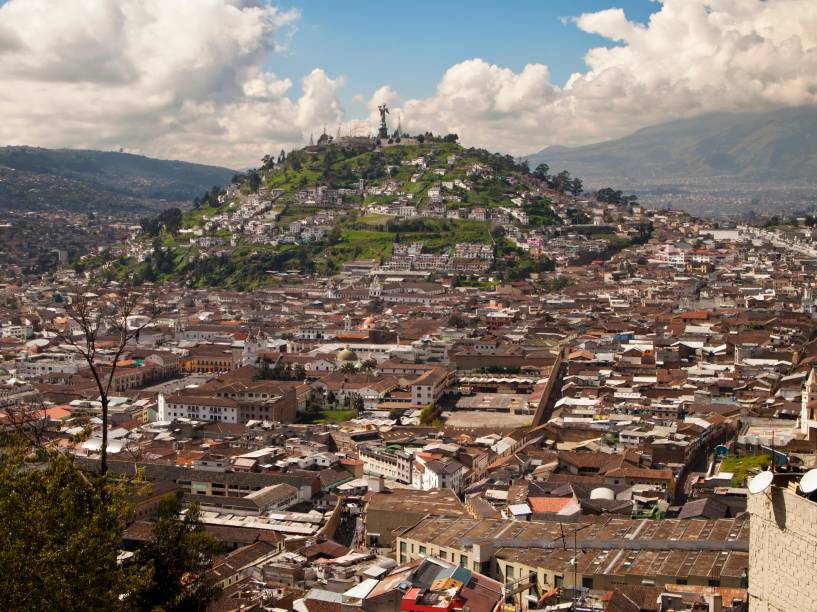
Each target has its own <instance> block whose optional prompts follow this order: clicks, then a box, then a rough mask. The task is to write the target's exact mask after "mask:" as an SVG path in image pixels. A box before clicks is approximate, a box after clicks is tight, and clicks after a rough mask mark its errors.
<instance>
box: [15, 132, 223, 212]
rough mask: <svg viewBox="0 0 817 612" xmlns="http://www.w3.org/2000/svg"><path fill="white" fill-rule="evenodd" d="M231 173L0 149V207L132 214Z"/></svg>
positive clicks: (113, 155) (136, 158)
mask: <svg viewBox="0 0 817 612" xmlns="http://www.w3.org/2000/svg"><path fill="white" fill-rule="evenodd" d="M233 174H235V171H233V170H230V169H229V168H221V167H218V166H207V165H203V164H193V163H188V162H182V161H170V160H160V159H152V158H149V157H144V156H141V155H132V154H129V153H117V152H109V151H89V150H73V149H42V148H35V147H17V146H14V147H2V148H0V210H32V211H42V210H69V211H74V212H92V211H93V212H105V213H118V212H133V213H140V212H143V211H145V210H159V209H163V208H167V207H170V206H174V205H179V204H183V203H187V202H190V201H192V199H193V198H194V197H195V196H197V195H200V194H201V193H203V192H204V191H205V190H207V189H209V188H211V187H212V186H213V185H223V184H224V183H227V182H229V181H230V179H231V177H232V176H233Z"/></svg>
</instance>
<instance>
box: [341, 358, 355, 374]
mask: <svg viewBox="0 0 817 612" xmlns="http://www.w3.org/2000/svg"><path fill="white" fill-rule="evenodd" d="M340 371H341V372H343V373H344V374H354V373H356V372H357V365H355V363H354V362H352V361H347V362H346V363H344V364H343V365H342V366H340Z"/></svg>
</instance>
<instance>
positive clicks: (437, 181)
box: [75, 138, 558, 289]
mask: <svg viewBox="0 0 817 612" xmlns="http://www.w3.org/2000/svg"><path fill="white" fill-rule="evenodd" d="M421 158H422V163H420V162H419V161H418V160H420V159H421ZM262 163H263V165H262V167H261V168H259V169H257V170H251V171H249V172H248V173H247V174H245V175H242V176H240V177H238V178H237V179H236V181H235V182H233V183H231V185H230V186H229V187H224V188H218V189H211V190H208V192H207V193H205V194H204V195H203V196H201V197H197V198H196V200H195V203H194V206H193V208H192V209H190V210H188V211H187V212H185V213H183V214H182V213H179V212H178V211H175V213H173V211H168V213H167V214H162V215H159V216H157V217H155V218H153V219H144V220H143V228H144V229H145V231H144V233H143V235H142V236H141V237H140V238H138V239H137V241H136V242H137V246H136V249H137V250H138V249H140V248H141V249H144V251H145V255H144V257H143V258H142V260H141V261H140V260H139V259H140V258H138V257H124V256H123V255H122V254H121V253H122V252H124V249H121V248H120V249H112V250H111V251H110V252H108V253H105V254H102V255H100V256H96V257H93V258H86V259H84V260H82V261H80V262H76V264H75V266H76V268H77V269H78V270H95V271H97V273H101V274H103V275H105V276H108V277H110V278H118V279H122V278H124V277H125V276H127V275H131V274H132V275H133V277H134V278H135V279H136V280H138V281H154V280H158V281H171V282H181V283H184V284H187V285H189V286H194V287H206V286H225V287H234V288H239V289H251V288H253V287H257V286H261V285H268V284H270V283H274V282H275V281H274V280H273V276H272V275H273V273H276V272H281V271H298V272H303V273H317V274H324V275H331V274H334V273H336V272H338V271H340V269H341V267H342V265H343V264H344V263H345V262H347V261H349V260H351V259H373V260H375V261H378V262H383V261H385V260H386V259H388V258H389V257H391V256H392V249H393V245H394V244H395V243H400V242H402V243H405V244H417V243H419V244H421V245H422V246H423V251H424V252H425V253H450V252H451V249H452V247H454V246H455V245H456V244H459V243H480V244H488V245H491V247H492V249H493V250H494V253H495V257H496V259H495V265H494V266H493V270H492V272H491V273H492V274H493V275H494V276H498V277H501V278H509V279H513V278H521V277H524V276H525V275H527V274H528V273H530V272H533V271H542V270H546V269H550V268H551V267H552V264H551V262H549V261H548V260H547V259H545V258H532V257H530V256H528V254H527V253H526V252H525V251H523V250H522V249H520V248H518V247H517V246H516V245H515V244H514V243H513V241H512V240H510V239H508V238H506V237H505V236H504V232H503V230H502V228H501V227H498V224H497V223H496V222H492V221H489V220H482V219H475V218H473V215H472V214H471V213H472V211H473V210H474V209H477V210H482V211H484V212H483V213H482V214H483V217H491V215H492V214H500V215H501V214H505V215H507V213H506V212H504V211H507V210H509V209H511V208H518V204H517V203H514V202H513V201H512V198H514V197H516V196H518V195H519V194H520V193H524V192H526V191H529V190H530V189H531V188H533V187H535V186H536V185H535V183H536V181H534V179H533V178H532V176H531V175H530V174H529V172H528V170H527V167H526V166H524V165H520V164H518V163H517V162H516V161H515V160H514V159H513V158H512V157H511V156H508V155H500V154H494V153H489V152H488V151H484V150H480V149H465V148H463V147H461V146H459V145H458V144H457V143H456V142H451V141H446V140H444V139H439V138H436V139H431V138H429V140H428V141H425V142H422V143H420V142H411V141H409V143H405V142H402V143H400V145H399V146H384V147H378V148H375V147H374V144H373V143H366V142H353V143H343V142H341V143H328V144H327V143H324V144H322V145H317V146H312V147H305V148H303V149H300V150H296V151H292V152H290V153H289V154H288V155H286V156H285V158H281V159H278V160H276V159H273V158H271V157H269V156H267V157H265V158H264V160H263V162H262ZM361 185H364V186H365V188H366V190H365V192H363V191H361ZM443 185H447V186H448V187H445V189H446V197H445V198H440V197H433V196H430V195H429V190H430V188H432V187H433V188H434V189H441V188H442V186H443ZM318 187H321V188H325V189H328V190H333V193H336V194H341V195H342V198H343V202H344V204H343V205H342V206H331V205H329V206H308V205H306V203H305V202H303V197H304V193H305V192H309V190H315V189H316V188H318ZM268 190H274V191H273V192H270V191H268ZM256 192H258V193H257V194H256ZM259 200H260V203H259ZM397 200H399V201H400V202H402V203H403V205H407V206H412V207H416V209H417V210H418V211H423V212H425V211H426V209H428V208H429V207H433V208H434V209H435V213H434V215H423V216H421V215H417V216H414V217H411V218H407V219H403V220H400V219H398V218H396V217H395V216H394V215H389V214H384V213H382V212H377V210H376V209H377V207H378V206H388V205H394V203H395V202H396V201H397ZM254 202H255V203H254ZM525 206H526V208H525V210H526V212H527V213H528V214H529V215H530V219H531V221H530V226H528V227H531V228H541V227H543V226H545V225H550V224H554V223H556V222H557V221H558V219H557V216H556V215H555V214H554V212H553V210H552V209H551V208H550V205H549V201H548V200H547V198H544V197H542V196H537V197H536V198H532V199H531V201H530V203H529V204H526V205H525ZM500 209H504V211H503V210H500ZM248 211H249V212H248ZM491 211H493V212H491ZM170 213H173V214H170ZM327 214H328V215H331V219H330V220H328V221H323V222H321V223H322V225H321V226H322V228H323V233H322V234H321V235H318V236H317V237H310V238H306V239H304V238H300V237H299V238H296V239H292V237H291V236H290V237H287V238H285V239H281V237H282V235H283V234H284V233H286V231H287V228H288V227H289V225H290V224H291V223H293V222H295V221H306V222H307V223H311V224H312V225H313V226H314V225H315V224H316V223H318V221H316V220H317V219H319V218H320V217H321V215H323V216H324V217H325V216H326V215H327ZM452 217H453V218H452ZM256 225H267V226H270V227H273V228H275V229H274V231H273V233H272V234H267V235H264V236H259V235H258V234H257V233H254V232H253V231H251V230H249V229H248V228H250V227H253V226H256ZM139 245H141V246H139ZM132 246H133V245H132ZM133 250H134V249H133V248H129V249H128V251H129V252H131V253H132V252H133Z"/></svg>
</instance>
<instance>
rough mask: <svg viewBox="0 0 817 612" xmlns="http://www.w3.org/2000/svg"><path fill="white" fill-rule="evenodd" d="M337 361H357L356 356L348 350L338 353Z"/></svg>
mask: <svg viewBox="0 0 817 612" xmlns="http://www.w3.org/2000/svg"><path fill="white" fill-rule="evenodd" d="M337 359H338V361H357V354H356V353H355V352H354V351H352V350H349V349H343V350H342V351H340V352H339V353H338V357H337Z"/></svg>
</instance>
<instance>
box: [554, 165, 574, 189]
mask: <svg viewBox="0 0 817 612" xmlns="http://www.w3.org/2000/svg"><path fill="white" fill-rule="evenodd" d="M571 182H572V179H571V177H570V172H568V171H567V170H562V171H561V172H560V173H559V174H557V175H556V176H555V177H554V178H553V188H554V189H555V190H556V191H558V192H559V193H565V192H566V191H567V190H568V188H569V187H570V184H571Z"/></svg>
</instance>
